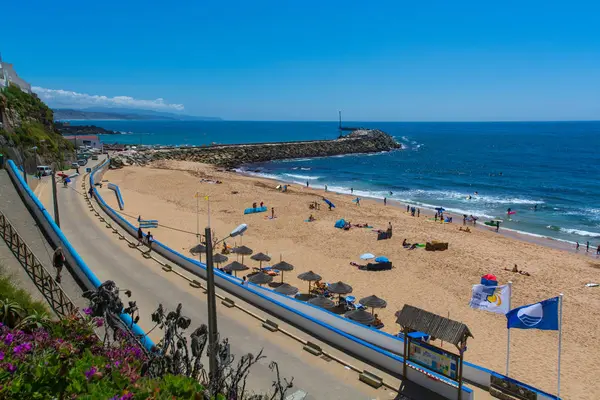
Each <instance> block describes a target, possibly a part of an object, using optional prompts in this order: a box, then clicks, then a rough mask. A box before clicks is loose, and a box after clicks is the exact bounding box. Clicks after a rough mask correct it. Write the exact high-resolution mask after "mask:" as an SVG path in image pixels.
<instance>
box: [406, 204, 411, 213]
mask: <svg viewBox="0 0 600 400" xmlns="http://www.w3.org/2000/svg"><path fill="white" fill-rule="evenodd" d="M406 212H410V206H409V205H408V204H407V205H406Z"/></svg>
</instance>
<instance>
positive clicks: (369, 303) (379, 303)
mask: <svg viewBox="0 0 600 400" xmlns="http://www.w3.org/2000/svg"><path fill="white" fill-rule="evenodd" d="M359 303H360V304H362V305H363V306H365V307H370V308H371V314H373V313H374V312H375V309H376V308H385V307H386V306H387V301H385V300H384V299H381V298H379V297H377V296H375V295H372V296H368V297H364V298H362V299H360V301H359Z"/></svg>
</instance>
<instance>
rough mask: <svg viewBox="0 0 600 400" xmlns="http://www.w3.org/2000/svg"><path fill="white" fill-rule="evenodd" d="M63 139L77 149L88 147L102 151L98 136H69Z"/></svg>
mask: <svg viewBox="0 0 600 400" xmlns="http://www.w3.org/2000/svg"><path fill="white" fill-rule="evenodd" d="M63 137H64V138H65V139H66V140H68V141H69V142H71V143H73V145H74V146H75V147H77V148H79V147H81V146H89V147H90V148H92V149H98V150H102V142H101V141H100V138H99V137H98V135H69V136H63Z"/></svg>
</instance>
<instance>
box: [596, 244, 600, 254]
mask: <svg viewBox="0 0 600 400" xmlns="http://www.w3.org/2000/svg"><path fill="white" fill-rule="evenodd" d="M598 254H600V244H599V245H598V248H597V249H596V255H598Z"/></svg>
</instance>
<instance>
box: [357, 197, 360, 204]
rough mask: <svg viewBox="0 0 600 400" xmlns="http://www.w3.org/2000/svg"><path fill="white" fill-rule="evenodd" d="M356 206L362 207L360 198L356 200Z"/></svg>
mask: <svg viewBox="0 0 600 400" xmlns="http://www.w3.org/2000/svg"><path fill="white" fill-rule="evenodd" d="M356 205H357V206H360V197H357V198H356Z"/></svg>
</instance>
